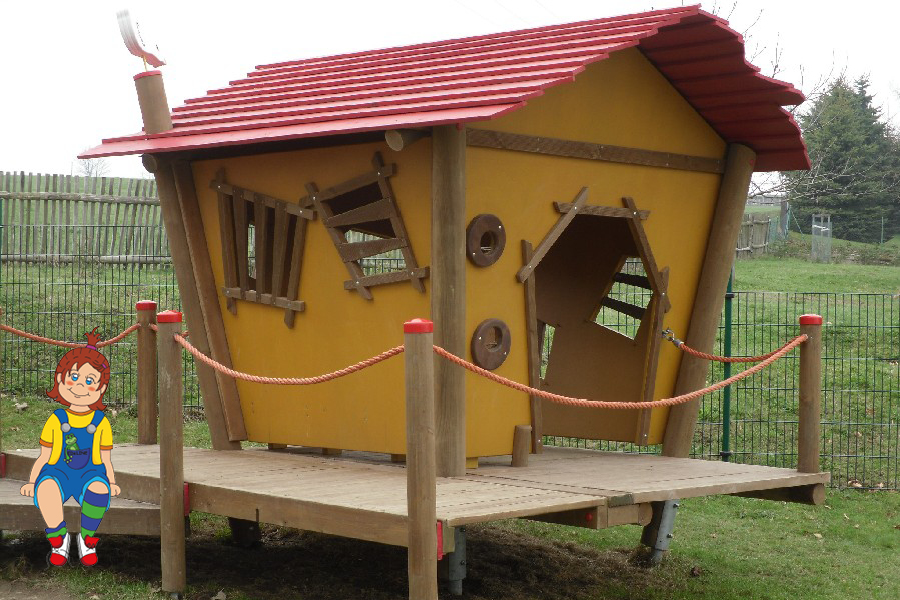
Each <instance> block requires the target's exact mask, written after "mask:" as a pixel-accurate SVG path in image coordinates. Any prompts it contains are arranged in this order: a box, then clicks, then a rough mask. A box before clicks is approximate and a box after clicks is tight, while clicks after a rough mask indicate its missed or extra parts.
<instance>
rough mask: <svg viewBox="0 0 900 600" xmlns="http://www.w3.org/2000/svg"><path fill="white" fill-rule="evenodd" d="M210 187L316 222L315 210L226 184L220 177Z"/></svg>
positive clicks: (222, 192)
mask: <svg viewBox="0 0 900 600" xmlns="http://www.w3.org/2000/svg"><path fill="white" fill-rule="evenodd" d="M209 187H211V188H212V189H214V190H216V191H218V192H219V193H220V194H227V195H229V196H232V197H235V198H241V199H243V200H245V201H246V202H253V203H255V204H264V205H265V206H268V207H269V208H277V207H279V206H281V207H282V208H283V209H284V210H285V211H286V212H288V213H289V214H292V215H296V216H298V217H301V218H303V219H307V220H309V221H314V220H315V218H316V212H315V211H314V210H310V209H309V208H304V207H302V206H300V205H299V204H294V203H293V202H286V201H284V200H281V199H279V198H275V197H274V196H269V195H266V194H260V193H259V192H254V191H252V190H245V189H243V188H240V187H237V186H234V185H231V184H228V183H225V180H224V178H223V179H222V180H221V181H220V180H219V178H218V176H217V177H216V179H214V180H213V181H212V182H210V184H209Z"/></svg>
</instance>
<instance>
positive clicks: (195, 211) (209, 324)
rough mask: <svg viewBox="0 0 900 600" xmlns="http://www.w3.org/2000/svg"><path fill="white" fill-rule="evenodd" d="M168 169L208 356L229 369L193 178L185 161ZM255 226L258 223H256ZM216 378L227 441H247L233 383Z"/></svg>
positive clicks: (225, 342)
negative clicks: (204, 331) (179, 210)
mask: <svg viewBox="0 0 900 600" xmlns="http://www.w3.org/2000/svg"><path fill="white" fill-rule="evenodd" d="M172 169H173V175H174V178H175V190H176V192H177V200H178V204H179V207H180V209H181V220H182V222H183V223H184V232H185V237H186V239H187V245H188V248H189V249H190V253H191V266H192V267H193V271H194V283H195V284H196V286H197V295H198V300H199V305H200V310H201V313H202V317H201V318H202V319H203V321H202V325H203V327H204V329H205V330H206V339H207V341H208V343H209V351H210V356H212V358H213V359H215V360H216V361H218V362H220V363H222V364H223V365H225V366H226V367H228V368H231V367H232V366H233V365H232V363H231V350H230V349H229V347H228V338H227V336H226V335H225V323H224V321H223V319H222V309H221V308H220V306H219V290H218V288H217V287H216V282H215V277H214V275H213V271H212V263H211V262H210V257H209V248H207V246H206V235H205V229H204V226H203V218H202V216H201V214H200V204H199V201H198V199H197V191H196V189H195V188H194V175H193V172H192V171H191V165H190V163H188V162H185V161H176V162H174V163H173V165H172ZM257 224H259V221H258V222H257ZM260 236H262V233H260ZM257 239H260V238H257ZM257 259H259V260H261V259H260V257H259V254H257ZM216 379H217V380H218V383H219V399H220V401H221V405H222V412H223V415H224V419H225V427H226V429H227V430H228V438H229V440H231V441H237V440H245V439H247V429H246V428H245V426H244V416H243V413H242V412H241V403H240V398H239V395H238V389H237V382H236V381H235V379H234V378H233V377H230V376H228V375H225V374H222V373H219V372H218V371H217V372H216ZM223 449H224V448H223ZM235 449H237V448H235Z"/></svg>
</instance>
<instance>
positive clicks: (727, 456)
mask: <svg viewBox="0 0 900 600" xmlns="http://www.w3.org/2000/svg"><path fill="white" fill-rule="evenodd" d="M733 285H734V265H731V275H729V276H728V288H727V289H726V291H725V356H727V357H730V356H731V303H732V301H733V300H734V291H732V286H733ZM729 377H731V363H729V362H727V363H725V379H728V378H729ZM719 455H720V456H721V457H722V460H723V461H724V462H728V461H729V460H731V386H730V385H729V386H725V390H724V391H723V392H722V450H721V451H720V452H719Z"/></svg>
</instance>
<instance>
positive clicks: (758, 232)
mask: <svg viewBox="0 0 900 600" xmlns="http://www.w3.org/2000/svg"><path fill="white" fill-rule="evenodd" d="M772 220H773V219H772V218H771V217H769V216H754V215H753V214H746V215H744V221H743V222H742V223H741V233H740V236H738V241H737V248H735V252H736V253H737V254H736V256H737V258H750V257H753V256H759V255H761V254H765V253H766V252H768V251H769V241H770V236H769V231H770V229H771V223H772ZM776 220H777V219H776Z"/></svg>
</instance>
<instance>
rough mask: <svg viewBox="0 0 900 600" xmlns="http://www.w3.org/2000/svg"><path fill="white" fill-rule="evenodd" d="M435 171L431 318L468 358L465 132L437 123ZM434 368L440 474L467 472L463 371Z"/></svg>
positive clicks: (438, 335) (440, 339) (440, 337)
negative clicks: (438, 125)
mask: <svg viewBox="0 0 900 600" xmlns="http://www.w3.org/2000/svg"><path fill="white" fill-rule="evenodd" d="M431 152H432V159H431V160H432V170H431V318H432V319H433V320H434V322H435V323H436V326H435V330H434V341H435V343H436V344H437V345H439V346H441V347H443V348H444V349H445V350H447V351H448V352H450V353H452V354H455V355H456V356H459V357H462V358H465V357H466V132H465V129H461V128H458V127H456V126H455V125H442V126H440V127H434V129H433V133H432V150H431ZM433 359H434V360H436V361H437V363H436V366H435V385H436V388H435V389H436V393H435V401H436V416H437V448H438V450H437V473H438V475H439V476H441V477H456V476H462V475H465V472H466V382H465V372H464V371H463V370H462V369H460V368H458V367H456V365H453V364H450V363H449V362H448V361H446V360H440V359H439V358H437V357H433Z"/></svg>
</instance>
